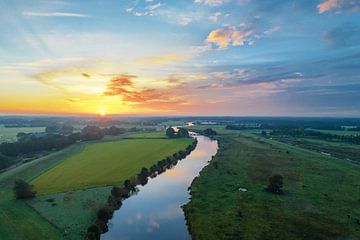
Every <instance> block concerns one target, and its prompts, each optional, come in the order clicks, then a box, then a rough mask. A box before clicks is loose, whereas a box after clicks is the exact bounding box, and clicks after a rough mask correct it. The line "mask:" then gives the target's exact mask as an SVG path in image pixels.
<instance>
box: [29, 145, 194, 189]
mask: <svg viewBox="0 0 360 240" xmlns="http://www.w3.org/2000/svg"><path fill="white" fill-rule="evenodd" d="M190 143H191V139H176V140H170V139H156V140H155V139H154V140H144V139H134V140H120V141H114V142H106V143H96V144H89V145H87V146H86V147H85V149H84V150H83V151H82V152H81V153H80V154H78V155H76V156H73V157H71V158H69V159H67V160H66V161H64V162H62V163H61V164H59V165H57V166H55V167H54V168H52V169H50V170H49V171H47V172H45V173H44V174H42V175H40V176H39V177H37V178H35V179H34V180H33V181H32V184H34V186H35V189H36V190H37V192H38V193H39V194H41V195H44V194H49V193H56V192H65V191H70V190H76V189H84V188H91V187H97V186H104V185H113V184H119V183H121V182H123V181H124V180H125V179H128V178H130V177H132V176H134V175H136V174H137V173H138V172H139V169H141V168H142V167H150V166H151V165H153V164H154V163H156V162H158V161H159V160H161V159H163V158H165V157H167V156H169V155H172V154H173V153H175V152H178V151H179V150H181V149H185V148H186V147H187V145H189V144H190ZM49 183H51V184H49Z"/></svg>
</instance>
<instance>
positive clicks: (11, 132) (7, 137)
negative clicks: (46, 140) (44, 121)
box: [0, 125, 45, 143]
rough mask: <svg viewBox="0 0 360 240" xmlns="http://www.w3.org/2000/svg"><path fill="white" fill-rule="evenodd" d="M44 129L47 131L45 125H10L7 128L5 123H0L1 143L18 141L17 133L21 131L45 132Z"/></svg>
mask: <svg viewBox="0 0 360 240" xmlns="http://www.w3.org/2000/svg"><path fill="white" fill-rule="evenodd" d="M44 131H45V127H9V128H6V127H4V126H3V125H0V143H2V142H14V141H16V135H17V134H18V133H19V132H24V133H32V132H44Z"/></svg>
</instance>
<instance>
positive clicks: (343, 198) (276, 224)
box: [185, 129, 360, 240]
mask: <svg viewBox="0 0 360 240" xmlns="http://www.w3.org/2000/svg"><path fill="white" fill-rule="evenodd" d="M219 130H220V129H219ZM219 132H220V133H221V131H219ZM216 138H217V139H219V141H220V150H219V152H218V154H217V155H216V157H215V158H214V160H213V161H211V162H210V164H209V165H208V166H207V167H205V168H204V169H203V170H202V172H201V175H200V177H198V178H197V179H196V180H195V181H194V182H193V184H192V187H191V193H192V199H191V201H190V203H189V204H188V205H187V206H186V208H185V212H186V215H187V217H188V223H189V227H190V229H191V232H192V237H193V239H195V240H199V239H206V240H211V239H216V240H218V239H277V240H278V239H284V240H285V239H307V240H308V239H310V240H312V239H313V240H315V239H316V240H319V239H324V240H325V239H360V225H359V224H358V223H357V220H358V219H360V166H358V165H356V164H351V163H349V162H346V161H343V160H339V159H336V158H333V157H327V156H324V155H322V154H320V153H316V152H312V151H309V150H306V149H302V148H299V147H297V146H291V145H288V144H285V143H280V142H277V141H274V140H271V139H265V138H261V137H259V136H254V135H251V134H249V133H247V134H245V135H244V134H241V133H240V132H238V133H234V134H230V133H226V134H225V135H219V136H217V137H216ZM277 173H278V174H281V175H282V176H283V177H284V190H285V194H284V195H274V194H271V193H268V192H266V191H264V188H265V187H266V185H267V184H268V183H267V179H268V177H269V176H271V175H273V174H277ZM239 187H243V188H247V189H248V192H240V191H239V190H238V189H239Z"/></svg>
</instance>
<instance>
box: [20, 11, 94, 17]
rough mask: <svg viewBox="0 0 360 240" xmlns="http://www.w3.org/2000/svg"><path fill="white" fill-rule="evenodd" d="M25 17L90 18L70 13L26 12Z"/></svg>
mask: <svg viewBox="0 0 360 240" xmlns="http://www.w3.org/2000/svg"><path fill="white" fill-rule="evenodd" d="M23 15H25V16H31V17H78V18H87V17H90V16H89V15H86V14H80V13H69V12H24V13H23Z"/></svg>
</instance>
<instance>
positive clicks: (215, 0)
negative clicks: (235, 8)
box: [194, 0, 225, 6]
mask: <svg viewBox="0 0 360 240" xmlns="http://www.w3.org/2000/svg"><path fill="white" fill-rule="evenodd" d="M224 2H225V1H224V0H195V1H194V3H196V4H201V3H204V4H206V5H209V6H219V5H221V4H223V3H224Z"/></svg>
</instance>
